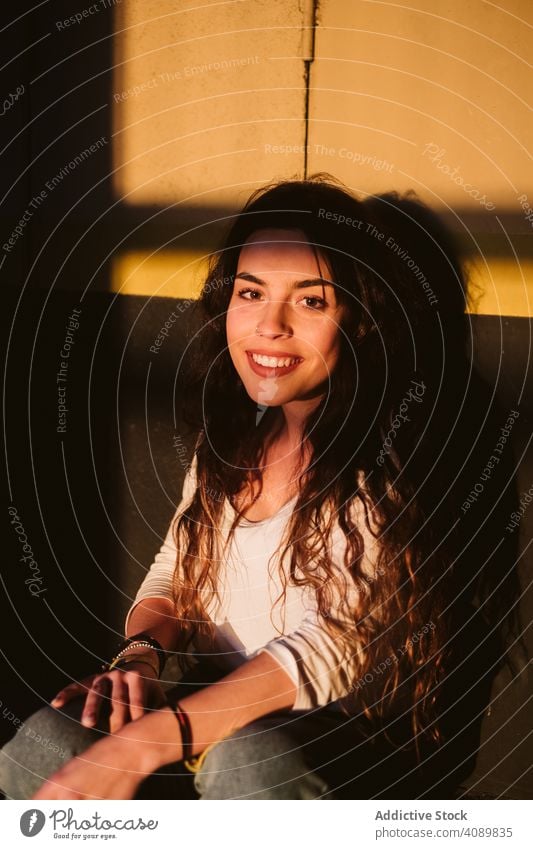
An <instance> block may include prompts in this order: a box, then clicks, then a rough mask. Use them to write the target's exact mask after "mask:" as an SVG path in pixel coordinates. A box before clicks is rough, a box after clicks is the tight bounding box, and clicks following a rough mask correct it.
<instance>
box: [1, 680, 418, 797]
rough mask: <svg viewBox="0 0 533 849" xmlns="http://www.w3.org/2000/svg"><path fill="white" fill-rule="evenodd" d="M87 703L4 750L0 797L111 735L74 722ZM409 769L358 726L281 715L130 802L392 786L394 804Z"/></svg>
mask: <svg viewBox="0 0 533 849" xmlns="http://www.w3.org/2000/svg"><path fill="white" fill-rule="evenodd" d="M219 676H220V673H219ZM202 677H203V678H204V679H205V680H203V681H202V683H198V681H199V680H201V679H202ZM195 679H196V680H195ZM212 680H216V676H215V677H213V675H212V671H211V670H208V671H207V674H203V675H202V669H201V668H198V667H197V669H196V670H195V671H193V674H192V676H191V675H190V676H189V677H188V678H187V677H186V678H185V679H184V680H183V681H181V682H180V683H179V684H178V685H177V686H176V687H174V688H172V689H171V690H169V691H168V693H169V696H170V695H171V696H173V697H174V698H175V699H176V700H179V699H182V698H184V696H185V695H187V694H189V693H191V692H193V691H194V690H196V689H200V688H201V687H202V686H205V685H206V684H208V683H210V682H211V681H212ZM83 701H84V700H83V699H82V698H77V699H73V700H72V701H71V702H69V703H67V705H66V706H65V707H64V708H62V709H61V710H56V709H54V708H52V707H50V706H46V707H43V708H41V709H40V710H39V711H37V712H36V713H34V714H33V715H32V716H31V717H29V719H28V720H27V721H26V722H25V724H24V727H23V728H21V729H19V730H18V732H17V734H16V735H15V737H14V738H12V739H11V740H10V741H9V742H8V743H7V744H6V745H5V746H4V747H3V749H2V750H0V789H1V790H2V792H3V793H4V795H5V796H6V798H8V799H29V798H31V796H32V795H33V794H34V793H35V792H36V791H37V789H38V788H39V787H40V785H41V784H42V782H43V781H44V779H46V778H47V777H48V776H50V775H51V774H52V773H54V772H55V771H56V770H58V769H59V768H60V767H61V766H63V765H64V764H65V763H66V762H67V760H69V759H70V758H71V757H74V756H75V755H78V754H80V753H82V752H83V751H84V750H85V749H87V748H88V747H89V746H90V745H91V744H92V743H94V742H96V740H98V739H100V738H101V736H102V735H103V734H106V733H109V732H108V729H107V728H106V721H105V719H102V720H101V721H100V724H99V726H98V727H97V728H94V729H89V728H85V727H84V726H82V725H81V724H80V722H79V718H80V714H81V709H82V706H83ZM177 734H179V731H177ZM178 739H179V738H178ZM398 758H400V760H398ZM412 766H413V764H412V763H409V762H408V761H406V760H405V757H404V756H401V754H400V753H399V752H396V751H395V750H394V749H391V747H390V746H387V747H385V748H383V740H382V739H381V738H380V737H378V738H375V737H374V738H369V737H368V735H367V733H366V732H365V731H364V730H363V729H362V725H361V722H360V721H358V720H357V719H349V718H347V717H345V716H343V715H342V714H339V713H338V712H336V711H332V710H328V709H327V708H321V709H318V710H314V711H278V712H276V713H271V714H268V715H266V716H264V717H262V718H260V719H258V720H256V721H254V722H252V723H250V724H249V725H246V726H244V727H243V728H241V729H240V730H239V731H238V732H236V733H235V734H233V735H232V736H230V737H226V738H225V739H224V740H221V741H220V742H219V743H217V744H216V745H214V746H213V747H211V748H210V749H209V750H208V752H207V753H206V755H205V757H204V759H203V761H202V763H201V768H200V769H199V771H198V772H196V773H191V772H190V771H189V770H188V769H187V768H186V767H185V765H184V764H183V762H176V763H173V764H169V765H167V766H165V767H163V768H162V769H161V770H158V771H157V772H156V773H153V774H152V775H151V776H149V777H148V778H147V779H146V780H145V781H143V783H142V784H141V785H140V787H139V790H138V793H137V795H136V798H138V799H335V798H351V799H357V798H372V795H373V792H379V793H382V792H383V790H384V788H385V791H386V788H387V786H388V785H391V782H392V783H393V782H394V780H395V779H396V785H395V786H393V787H392V789H391V794H390V797H391V798H395V797H396V798H406V796H405V795H404V792H405V790H406V785H405V782H404V781H403V779H404V777H405V776H406V774H407V775H408V774H409V770H410V768H412ZM406 780H407V779H406ZM398 781H402V785H403V786H402V789H400V788H399V786H398ZM386 795H387V794H386Z"/></svg>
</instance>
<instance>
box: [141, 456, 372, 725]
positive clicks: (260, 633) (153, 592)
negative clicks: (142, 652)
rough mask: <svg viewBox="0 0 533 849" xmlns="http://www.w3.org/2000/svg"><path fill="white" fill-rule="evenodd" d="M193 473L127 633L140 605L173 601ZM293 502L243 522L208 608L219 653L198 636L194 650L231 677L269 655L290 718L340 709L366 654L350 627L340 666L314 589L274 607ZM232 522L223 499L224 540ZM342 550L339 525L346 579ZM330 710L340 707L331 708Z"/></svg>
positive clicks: (337, 541)
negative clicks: (286, 685) (179, 532)
mask: <svg viewBox="0 0 533 849" xmlns="http://www.w3.org/2000/svg"><path fill="white" fill-rule="evenodd" d="M195 469H196V459H195V460H194V461H193V463H192V465H191V466H190V468H189V470H188V472H187V474H186V476H185V481H184V484H183V493H182V499H181V502H180V504H179V505H178V508H177V510H176V513H175V515H174V518H173V520H172V522H171V525H170V527H169V529H168V532H167V535H166V538H165V540H164V542H163V544H162V546H161V548H160V550H159V552H158V554H156V556H155V560H154V562H153V564H152V566H151V567H150V570H149V571H148V573H147V575H146V577H145V579H144V581H143V582H142V584H141V586H140V588H139V590H138V592H137V595H136V597H135V599H134V602H133V605H132V607H131V608H130V610H129V612H128V617H127V619H126V626H127V624H128V620H129V617H130V615H131V613H132V611H133V609H134V607H135V605H136V604H138V602H139V601H141V600H142V599H145V598H153V597H159V598H168V599H172V580H173V575H174V569H175V565H176V557H177V551H176V545H175V542H174V538H173V534H172V527H173V523H174V521H175V519H176V517H177V516H178V515H180V514H181V513H182V512H184V511H185V509H186V508H187V507H188V506H189V505H190V503H191V500H192V497H193V495H194V492H195V489H196V473H195ZM295 502H296V496H295V497H294V498H293V499H292V500H291V501H289V502H288V503H287V504H285V505H284V506H283V507H282V508H281V510H279V511H278V512H277V513H276V514H275V515H274V516H272V517H270V518H268V519H264V520H262V521H258V522H250V521H249V520H247V519H241V521H240V523H239V525H237V527H236V529H235V533H234V537H233V540H232V542H231V544H230V547H229V549H228V550H227V552H226V556H225V558H224V567H223V570H222V571H223V576H222V585H221V586H220V587H219V593H218V598H217V599H215V600H214V603H213V605H212V609H211V607H209V614H210V617H211V619H212V621H213V622H214V624H215V646H213V644H211V643H210V644H207V643H205V642H204V638H203V637H201V636H197V637H195V639H194V644H193V650H194V654H195V656H196V657H198V658H199V659H200V657H201V656H202V655H204V656H205V654H208V655H209V657H210V659H211V660H212V661H214V662H215V663H217V664H218V665H219V666H221V668H222V669H224V670H227V671H228V672H229V671H231V670H232V669H235V668H236V667H237V666H239V665H240V664H242V663H244V662H245V661H247V660H249V659H250V658H252V657H254V656H255V655H256V654H259V652H261V651H266V652H268V653H269V654H270V655H272V656H273V657H274V658H275V659H276V660H277V661H278V662H279V663H280V664H281V666H283V667H284V668H285V669H286V671H287V672H288V673H289V675H290V676H291V678H292V680H293V681H294V683H295V685H296V686H297V696H296V700H295V703H294V705H293V710H309V709H311V708H314V707H318V706H323V705H327V704H330V703H332V702H335V701H336V700H337V699H340V698H342V697H344V696H346V695H347V694H348V693H349V692H350V688H351V689H352V691H353V683H354V681H356V680H357V678H358V677H359V675H358V669H359V662H358V650H359V651H361V650H362V647H361V646H360V645H359V644H358V643H357V638H356V629H355V628H354V627H353V622H352V623H350V625H351V632H350V634H351V633H353V635H354V638H353V652H352V651H351V650H350V652H349V656H347V655H346V656H344V658H343V654H344V650H343V646H341V641H340V640H339V639H338V638H333V637H332V636H331V635H330V634H329V632H328V631H327V630H326V628H325V625H324V624H322V623H321V621H320V619H319V617H318V615H317V610H316V604H315V593H314V590H312V588H310V587H307V586H305V587H299V586H294V585H292V584H290V583H287V588H286V600H285V603H284V604H281V602H280V603H278V604H277V605H275V604H274V602H275V601H276V599H277V598H278V596H279V594H280V592H281V590H282V583H281V579H280V576H279V574H278V563H279V560H278V558H277V557H272V555H274V554H275V552H276V551H280V553H281V550H280V543H281V540H282V535H283V531H284V529H285V526H286V523H287V522H288V520H289V518H290V515H291V512H292V509H293V507H294V504H295ZM353 504H354V507H355V509H356V513H357V516H358V518H359V521H358V528H359V530H360V531H361V533H362V535H363V538H364V544H365V553H364V556H363V557H364V560H363V570H364V572H365V573H366V574H367V575H368V577H369V578H371V577H372V576H373V575H374V567H373V564H374V563H375V558H376V554H377V549H376V545H377V543H376V539H375V537H374V536H373V535H372V534H370V533H369V531H368V529H367V528H366V524H365V522H364V511H363V509H362V506H361V504H360V501H359V499H354V502H353ZM234 517H235V511H234V509H233V507H232V506H231V504H230V502H229V501H228V499H226V500H225V502H224V513H223V520H222V525H223V527H222V530H223V532H224V531H226V532H225V533H223V538H224V539H226V537H227V531H228V530H229V528H230V526H231V523H232V521H233V519H234ZM354 518H355V516H354ZM345 546H346V540H345V536H344V534H343V532H342V530H341V529H340V527H339V526H338V524H335V527H334V530H333V537H332V554H333V563H334V564H336V565H337V566H338V567H339V568H340V569H342V570H343V572H344V567H343V566H342V564H343V553H344V550H345ZM271 557H272V560H271V562H270V570H269V559H270V558H271ZM344 574H345V573H344ZM347 585H348V584H347ZM349 593H350V595H349V598H350V599H351V598H352V597H353V598H356V590H355V587H353V584H352V585H351V587H350V589H349ZM352 594H354V595H353V596H352ZM343 642H344V641H343ZM350 645H352V643H351V642H350ZM331 707H332V708H336V707H338V706H337V705H333V704H331Z"/></svg>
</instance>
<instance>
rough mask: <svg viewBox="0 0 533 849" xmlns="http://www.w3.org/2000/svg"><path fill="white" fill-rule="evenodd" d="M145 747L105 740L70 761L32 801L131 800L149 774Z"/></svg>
mask: <svg viewBox="0 0 533 849" xmlns="http://www.w3.org/2000/svg"><path fill="white" fill-rule="evenodd" d="M144 746H145V744H144V743H137V742H135V741H132V740H131V739H128V738H127V737H121V736H120V735H116V736H111V735H110V736H107V737H103V738H102V739H101V740H98V742H97V743H94V744H93V745H92V746H90V747H89V748H88V749H86V751H85V752H83V754H81V755H78V756H77V757H75V758H72V759H71V760H70V761H69V762H68V763H67V764H65V766H63V767H61V769H59V770H58V771H57V772H55V773H54V774H53V775H51V776H50V777H49V778H48V779H47V780H46V781H45V782H44V784H42V785H41V787H40V788H39V790H38V791H37V793H36V794H35V795H34V796H33V797H32V798H33V799H133V798H134V796H135V794H136V791H137V788H138V787H139V784H140V783H141V782H142V781H143V780H144V779H145V778H146V776H147V775H148V774H149V773H150V768H149V767H148V768H145V769H146V771H144V769H143V763H144V758H143V747H144Z"/></svg>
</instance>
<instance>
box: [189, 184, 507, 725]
mask: <svg viewBox="0 0 533 849" xmlns="http://www.w3.org/2000/svg"><path fill="white" fill-rule="evenodd" d="M264 228H270V229H271V228H276V229H278V228H279V229H284V230H285V229H288V230H298V231H300V232H303V233H304V234H305V237H306V238H307V240H308V242H309V243H310V245H311V246H312V247H313V249H314V250H315V254H316V256H317V258H318V257H319V258H320V260H321V261H325V262H326V263H327V265H328V267H329V271H330V273H331V275H332V279H333V281H334V283H335V286H336V298H337V301H338V302H339V303H340V304H343V305H344V306H345V307H346V310H345V311H344V313H343V316H344V318H343V320H342V324H341V327H340V335H341V351H340V356H339V359H338V362H337V365H336V368H335V373H334V375H333V376H332V379H331V382H330V389H329V392H328V393H327V394H326V395H325V397H324V398H323V399H322V401H321V402H320V404H319V405H318V406H317V408H316V409H315V410H314V411H313V412H312V413H311V414H310V415H309V417H308V420H307V421H306V423H305V428H304V433H303V441H304V442H305V443H306V444H308V445H310V446H311V449H312V451H311V457H312V461H311V462H310V464H309V465H308V467H307V468H306V469H305V470H304V472H303V473H302V474H301V476H300V479H299V494H298V497H297V502H296V505H295V507H294V510H293V512H292V515H291V518H290V520H289V522H288V527H287V529H286V536H285V538H284V539H285V545H284V548H283V551H280V552H279V570H280V575H281V576H282V580H283V581H284V584H283V586H284V587H285V588H286V586H287V584H288V583H289V582H290V583H292V584H297V585H309V586H311V587H312V588H313V590H314V592H315V594H316V605H317V609H318V612H319V615H320V617H321V618H322V621H323V623H324V627H325V628H327V629H328V630H329V631H330V633H331V634H332V635H334V636H335V637H336V638H337V639H339V640H341V643H342V644H345V650H346V651H347V652H349V651H350V645H351V646H352V649H351V650H352V651H353V645H354V640H355V641H356V643H357V645H358V646H361V647H363V650H362V651H360V652H359V655H358V657H359V665H358V673H357V678H356V679H355V680H354V681H353V684H352V687H351V688H350V691H349V693H348V694H347V696H346V699H345V700H344V701H345V704H346V706H347V707H348V706H349V703H350V701H351V700H353V701H354V702H355V703H356V704H357V705H358V707H359V708H360V709H361V710H362V711H363V712H364V713H365V714H366V715H367V717H369V718H370V719H371V720H375V721H377V722H379V723H381V724H382V725H383V723H385V722H386V721H387V717H388V716H390V715H391V714H394V713H395V712H396V713H398V712H399V711H400V710H402V709H403V707H402V706H405V705H406V704H407V705H408V706H409V707H408V711H409V714H410V717H411V719H412V730H413V732H414V737H415V738H417V737H418V736H419V735H420V734H421V733H422V735H428V736H429V738H430V739H435V740H438V739H440V737H441V736H442V728H443V727H444V726H445V722H444V720H443V718H442V711H443V709H442V707H440V706H439V705H440V704H441V703H440V702H439V699H440V697H441V695H442V693H443V692H444V690H445V682H446V680H447V676H448V675H449V673H450V670H451V669H452V666H454V665H455V667H456V666H457V658H456V656H454V651H455V650H456V648H457V645H458V643H462V642H463V637H464V630H463V631H462V635H463V637H461V638H460V639H459V640H458V639H457V638H456V634H458V633H461V629H463V626H464V623H465V621H466V620H467V618H468V616H470V613H469V611H470V610H473V609H476V610H478V611H481V613H480V615H481V617H482V619H483V622H486V623H490V622H491V621H493V619H494V613H493V609H495V607H496V605H495V598H494V592H493V590H494V588H495V587H496V586H498V585H499V589H498V598H499V604H500V606H501V605H502V604H503V605H504V606H505V604H506V603H507V604H508V606H510V602H506V601H505V598H506V595H507V596H508V597H509V598H510V596H511V593H512V591H513V586H512V578H511V576H510V574H508V575H507V576H505V575H504V576H503V578H504V580H502V574H501V562H500V561H494V562H483V559H482V558H483V557H485V555H483V554H481V553H480V550H481V549H480V548H479V547H478V548H476V541H475V537H476V534H475V533H474V531H473V528H474V525H475V523H474V524H472V521H471V520H472V517H473V516H474V513H475V510H473V511H472V512H469V513H468V514H466V513H465V515H461V511H460V505H461V504H462V503H463V502H464V500H465V498H466V497H467V494H468V492H469V491H470V488H471V486H472V481H473V480H475V479H476V476H478V475H479V473H480V471H481V470H482V469H483V463H482V462H481V459H482V458H483V457H485V452H486V451H487V450H488V448H487V446H489V445H490V444H491V439H492V436H491V435H490V434H491V433H493V431H491V430H490V428H489V435H488V436H486V437H483V434H484V433H485V432H486V431H487V428H486V425H487V421H486V420H487V410H488V409H489V407H490V408H491V409H492V411H493V413H494V399H490V398H489V400H490V404H489V407H487V403H486V395H485V394H484V390H483V388H482V386H481V383H480V381H479V379H478V378H477V376H476V375H475V373H474V372H473V371H472V367H471V363H470V358H469V356H468V351H467V348H468V342H469V338H470V337H469V328H468V313H467V312H466V307H467V303H468V297H467V289H466V283H465V278H464V275H463V271H462V267H461V264H460V262H459V260H458V258H457V253H456V250H455V248H454V245H453V244H452V239H451V237H450V235H449V234H448V232H447V230H446V229H445V228H444V227H443V225H442V223H441V221H440V220H439V218H437V216H435V215H434V214H433V213H432V212H430V210H429V209H427V208H426V207H425V206H424V205H423V204H421V203H420V202H419V201H418V200H417V199H416V197H415V196H414V195H411V194H410V195H407V196H404V197H400V196H399V195H397V194H396V193H388V194H382V195H379V196H372V197H368V198H366V199H363V200H359V199H356V198H355V197H353V196H352V195H351V193H350V192H348V191H347V190H346V188H345V187H344V186H342V184H340V183H339V182H337V181H336V180H335V179H334V178H333V177H331V176H330V175H327V174H316V175H313V176H312V177H310V178H308V179H306V180H286V181H282V182H277V183H275V184H272V185H269V186H267V187H264V188H262V189H260V190H258V191H256V192H255V193H254V194H253V195H252V196H251V198H250V199H249V201H248V202H247V203H246V205H245V207H244V209H243V210H242V211H241V212H240V213H239V214H238V215H236V216H235V218H234V219H233V220H232V222H231V226H230V227H229V232H228V233H227V236H226V238H225V241H224V244H223V247H222V249H221V250H220V251H219V252H217V253H216V255H214V256H213V257H212V259H211V264H210V268H209V272H208V275H207V278H206V280H205V283H204V286H203V290H202V293H201V296H200V298H199V300H198V302H197V303H196V304H195V307H194V309H195V311H196V318H197V326H198V330H197V332H196V334H195V336H194V338H193V339H191V341H190V344H189V346H188V354H187V363H186V373H185V374H184V375H183V376H182V377H183V380H182V392H183V397H184V399H185V402H184V418H185V420H186V422H187V423H188V424H189V425H190V427H191V431H192V433H193V434H194V436H195V439H196V438H197V439H196V446H195V462H196V475H197V489H196V492H195V495H194V497H193V499H192V503H191V504H190V506H189V507H188V508H187V509H186V510H185V512H184V513H183V514H182V515H181V516H180V517H178V520H177V521H176V524H175V527H174V533H175V539H176V545H177V549H178V552H179V555H178V562H177V564H176V571H175V581H174V591H175V606H176V616H177V618H178V620H179V623H180V640H181V643H180V651H182V652H183V653H184V656H185V655H186V653H187V649H188V648H189V647H190V645H191V641H192V640H193V639H194V636H195V634H197V633H199V632H202V633H205V634H211V635H212V633H213V626H212V622H211V621H210V616H209V613H210V610H211V609H212V608H211V605H212V604H213V603H216V598H217V591H218V589H219V582H220V578H221V570H222V569H223V564H224V558H223V550H224V544H226V545H227V544H229V540H230V539H231V534H233V531H234V529H235V527H236V524H237V523H238V521H239V518H240V514H239V513H238V511H237V514H238V515H237V516H236V517H235V520H234V522H233V525H232V528H231V531H230V536H229V537H228V539H227V540H223V539H222V535H221V533H220V530H219V528H220V527H221V520H222V516H223V511H224V502H225V499H229V500H230V501H231V500H232V499H233V497H234V496H235V495H236V494H237V493H238V492H240V491H241V489H242V487H243V486H244V484H245V483H246V482H247V481H248V482H249V481H250V480H254V481H257V482H259V485H261V478H262V472H261V468H262V467H261V458H262V451H263V448H264V444H265V440H266V438H267V436H270V435H271V434H272V433H273V432H275V430H276V428H277V427H279V424H280V416H279V413H280V410H279V408H277V407H274V406H272V407H268V408H267V410H266V412H265V413H264V415H263V416H262V417H261V418H260V421H259V423H258V424H257V423H256V422H257V404H256V402H255V401H253V400H252V399H251V398H250V397H249V395H248V394H247V392H246V390H245V388H244V386H243V384H242V382H241V379H240V377H239V375H238V374H237V372H236V370H235V368H234V365H233V363H232V360H231V358H230V355H229V353H228V347H227V339H226V331H225V320H226V312H227V308H228V303H229V301H230V298H231V295H232V289H233V280H234V277H235V273H236V269H237V262H238V258H239V252H240V249H241V247H242V245H243V244H244V243H245V242H246V240H247V239H248V238H249V237H250V236H251V235H252V234H253V233H254V232H256V231H258V230H260V229H264ZM489 395H490V393H489ZM480 399H482V400H481V401H480ZM491 405H492V406H491ZM498 415H500V416H501V411H500V413H499V414H497V415H496V416H495V419H494V421H495V423H498V421H499V418H498ZM504 421H505V418H504ZM504 421H501V422H500V424H502V425H503V423H504ZM465 434H466V435H465ZM489 454H490V451H489ZM480 464H481V465H480ZM214 493H215V494H217V497H213V494H214ZM354 499H358V500H359V501H360V503H361V507H362V508H363V515H364V516H365V517H366V519H365V521H366V525H367V529H368V531H369V532H370V533H372V535H373V536H374V537H375V538H376V540H377V541H378V543H379V545H378V550H379V555H378V560H377V562H376V564H375V573H374V579H371V578H370V579H369V576H368V575H367V574H365V573H364V572H363V569H362V555H363V550H364V541H363V535H362V533H361V528H360V527H358V526H357V523H355V522H354V521H353V515H354V514H353V511H352V509H351V507H353V504H354ZM477 520H479V515H478V516H477V518H476V521H477ZM335 522H338V524H339V526H340V528H341V529H342V531H343V533H344V535H345V537H346V553H345V561H344V566H345V568H346V570H347V573H348V574H349V575H350V578H351V580H352V581H353V584H354V585H355V586H356V587H357V589H358V590H359V593H358V598H359V602H358V604H357V609H353V607H352V609H349V608H348V607H347V601H346V599H347V594H346V587H343V588H340V587H339V586H338V580H339V579H338V576H339V570H338V569H336V568H335V566H334V564H333V563H331V562H330V560H329V558H328V554H327V552H328V540H329V538H330V535H331V532H332V528H333V525H334V523H335ZM484 541H485V544H486V534H485V535H484ZM339 589H342V593H341V597H342V598H343V599H344V601H343V602H341V603H339V602H338V597H339V596H338V590H339ZM283 596H284V593H283V594H282V597H281V598H280V599H279V600H278V601H279V603H280V604H282V603H283ZM335 599H337V601H335ZM352 604H353V602H352ZM500 618H501V616H500ZM347 623H348V624H347ZM489 630H490V629H489ZM496 654H497V652H496ZM391 659H393V660H394V662H391ZM376 670H379V674H378V673H377V672H376ZM370 679H372V681H373V682H374V684H376V683H377V684H378V685H379V686H378V691H379V692H378V696H376V688H375V687H365V686H364V682H365V681H368V680H370Z"/></svg>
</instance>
